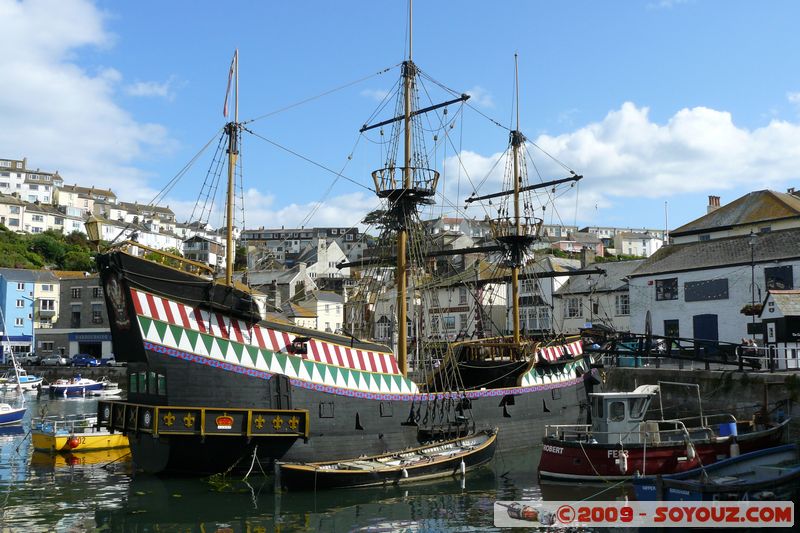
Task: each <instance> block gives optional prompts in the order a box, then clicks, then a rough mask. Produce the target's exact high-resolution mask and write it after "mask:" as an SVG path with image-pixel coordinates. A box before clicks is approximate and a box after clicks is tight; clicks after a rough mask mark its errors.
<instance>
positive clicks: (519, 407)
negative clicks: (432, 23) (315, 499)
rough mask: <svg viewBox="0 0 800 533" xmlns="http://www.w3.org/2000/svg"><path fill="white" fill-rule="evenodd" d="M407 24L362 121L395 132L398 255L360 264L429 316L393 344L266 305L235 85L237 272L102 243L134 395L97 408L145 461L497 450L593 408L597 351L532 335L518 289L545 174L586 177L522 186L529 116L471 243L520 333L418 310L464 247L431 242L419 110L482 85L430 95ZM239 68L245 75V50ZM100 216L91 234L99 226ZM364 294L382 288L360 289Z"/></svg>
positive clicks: (400, 303)
mask: <svg viewBox="0 0 800 533" xmlns="http://www.w3.org/2000/svg"><path fill="white" fill-rule="evenodd" d="M410 15H411V10H410V9H409V19H410ZM409 22H410V20H409ZM409 27H410V23H409ZM410 35H411V32H410V31H409V41H408V57H407V59H406V60H405V61H403V63H402V65H401V68H402V77H401V80H400V82H399V83H398V85H397V90H396V94H397V104H396V107H395V108H394V109H395V111H394V113H393V116H391V117H390V118H387V119H386V120H383V121H379V122H377V123H375V124H373V125H367V126H364V127H363V128H362V133H363V132H366V131H370V130H373V129H377V128H380V135H381V137H383V128H391V134H390V135H389V136H388V139H389V140H388V141H387V143H386V144H387V146H388V147H390V148H392V150H386V156H385V157H386V158H385V160H384V164H383V168H381V169H380V170H377V171H375V172H373V173H372V180H373V184H374V190H375V192H376V194H377V196H378V197H379V198H380V199H381V200H382V202H383V206H384V209H383V210H382V212H383V213H384V214H385V217H384V218H383V220H382V223H381V226H382V227H383V228H384V231H383V234H382V236H381V238H380V239H379V242H380V243H382V244H383V245H382V246H379V247H378V248H379V249H381V250H384V251H387V252H388V253H387V254H386V255H389V257H388V259H387V257H371V258H368V259H365V260H363V261H362V262H361V264H360V266H361V267H362V268H363V275H362V279H365V280H372V281H374V280H375V279H377V276H373V275H371V274H370V272H371V270H370V269H376V271H377V270H378V269H380V271H381V272H391V275H390V277H389V279H391V280H393V285H394V287H393V288H392V289H390V291H389V293H390V294H391V295H392V296H391V297H392V298H396V300H394V302H393V307H394V309H395V323H396V324H401V325H402V324H409V325H415V324H417V327H411V326H410V327H408V328H406V327H399V328H396V330H397V331H396V337H397V341H396V343H393V344H394V345H395V346H396V347H395V348H394V349H390V348H389V347H387V346H386V345H385V344H380V343H377V342H371V341H368V340H363V339H361V338H359V337H360V336H359V337H357V336H356V335H355V334H352V332H351V334H349V335H338V334H334V333H325V332H322V331H318V330H315V329H309V328H305V327H299V326H297V325H294V324H293V323H291V322H290V321H289V320H287V319H285V318H282V317H281V316H280V315H279V314H275V313H269V312H265V311H264V310H263V309H260V308H259V305H258V301H257V298H256V295H255V294H254V292H253V291H252V290H250V288H249V287H248V286H247V284H246V283H242V282H239V281H236V280H234V277H233V254H232V253H231V251H232V250H233V248H234V239H233V226H234V224H233V219H234V208H233V203H234V202H233V201H234V196H235V194H234V192H235V186H236V184H235V181H236V180H235V178H236V176H237V175H238V173H239V169H240V166H239V165H238V157H239V150H240V144H241V137H242V132H247V131H249V130H248V125H247V124H246V123H242V122H239V118H238V101H237V102H236V111H235V115H234V116H235V118H234V120H233V121H231V122H229V123H227V124H226V125H225V127H224V137H222V139H223V141H222V142H223V143H224V144H223V145H222V146H223V148H222V151H223V152H227V153H226V154H225V155H224V156H221V157H222V159H227V196H226V232H227V234H226V236H227V247H226V250H227V251H228V253H227V258H226V268H225V272H224V276H220V277H217V276H216V272H215V271H214V270H213V269H211V268H209V267H208V266H206V265H203V264H200V263H196V262H193V261H190V260H187V259H184V258H182V257H180V256H178V255H173V254H169V253H166V252H161V251H156V250H151V249H148V248H146V247H145V246H143V245H141V244H138V243H136V242H133V241H127V242H122V243H116V244H112V245H111V246H108V247H106V249H104V250H103V251H102V252H100V253H98V255H97V265H98V269H99V273H100V277H101V280H102V283H103V287H104V294H105V299H106V304H107V308H108V313H109V322H110V327H111V334H112V337H113V344H114V353H115V355H116V357H117V360H118V361H126V362H127V384H128V395H127V399H126V400H124V401H117V400H113V401H106V400H102V401H100V402H99V404H98V423H99V425H100V426H104V427H107V428H109V429H112V430H114V431H120V432H123V433H125V434H126V435H127V436H128V437H129V441H130V446H131V451H132V455H133V460H134V462H135V464H136V465H137V467H138V468H140V469H142V470H144V471H147V472H151V473H159V472H176V473H178V472H180V473H195V474H205V473H215V472H221V471H228V470H230V469H231V468H233V467H235V466H236V465H239V466H241V467H246V466H248V465H249V464H251V458H252V457H254V456H255V457H257V458H258V459H259V460H260V461H261V462H262V464H267V463H269V462H271V461H274V460H281V461H295V462H305V461H330V460H337V459H343V458H348V457H356V456H360V455H363V454H380V453H385V452H387V451H394V450H402V449H405V448H409V447H414V446H419V444H420V443H421V442H430V441H432V440H437V439H439V438H447V437H450V438H452V437H454V436H460V435H466V434H470V433H474V432H478V431H482V430H495V429H496V430H497V447H498V450H500V451H505V450H511V449H515V448H521V447H530V446H535V445H538V443H540V442H541V441H542V437H543V435H544V427H545V424H574V423H581V422H584V421H585V420H586V415H587V412H586V410H587V388H591V386H592V383H593V382H594V381H593V379H592V377H591V376H592V372H591V364H590V363H591V361H590V360H589V359H588V358H587V357H586V356H584V354H583V352H582V348H581V343H580V341H579V339H577V338H572V339H570V338H564V337H563V336H562V337H555V336H552V338H547V339H545V338H531V337H530V336H527V335H525V334H524V332H523V331H522V330H521V327H520V297H519V284H520V278H525V277H527V276H528V275H527V274H523V267H524V266H525V263H526V262H527V261H530V259H531V257H532V251H531V250H532V247H533V245H534V243H535V242H536V240H537V235H538V231H539V229H540V227H541V219H539V218H535V217H534V216H533V214H532V210H533V207H532V206H533V205H534V204H533V198H532V196H534V195H536V194H537V192H536V191H537V190H539V189H546V191H547V195H548V197H549V195H551V194H552V192H554V190H555V188H556V187H559V186H560V185H561V184H564V185H565V186H571V185H574V183H575V182H576V181H577V180H578V179H580V176H577V175H575V174H574V173H572V175H571V176H569V177H566V178H563V179H558V180H554V181H550V182H544V183H541V182H540V183H538V184H535V185H529V184H527V183H526V177H525V172H524V169H525V167H526V164H525V159H524V157H525V156H524V153H525V149H526V144H527V143H526V139H525V137H524V136H523V134H522V133H521V132H520V131H519V119H518V118H517V121H516V122H517V126H516V128H515V129H513V130H511V131H510V135H509V138H510V147H509V151H508V152H507V157H506V159H507V161H508V164H507V165H506V167H507V168H506V178H505V184H506V185H507V186H508V187H507V190H503V191H499V192H496V193H493V194H489V195H485V196H478V195H477V193H473V195H472V196H471V197H470V198H469V199H467V202H468V203H469V204H471V205H472V204H474V205H482V203H483V202H484V201H488V205H491V202H492V199H494V201H495V204H494V205H493V206H492V207H491V209H493V210H494V209H497V213H498V216H496V217H494V218H491V217H490V220H489V223H490V227H491V230H492V236H493V237H494V239H495V242H494V244H493V245H491V246H485V247H484V248H483V249H481V248H472V249H469V250H467V251H464V252H462V253H472V254H476V253H483V254H484V255H486V254H491V256H492V257H494V258H496V260H497V261H496V266H495V267H493V268H496V269H497V274H496V276H497V279H498V280H499V281H502V282H504V283H505V282H508V283H510V284H511V287H512V302H511V308H512V317H513V319H512V321H511V322H512V325H513V332H512V333H511V334H508V335H507V334H505V331H501V332H500V333H499V334H497V335H494V336H490V335H483V336H482V337H479V338H474V339H469V340H462V341H460V342H443V341H442V339H441V336H439V335H438V334H437V332H436V331H435V329H436V326H435V325H431V324H430V323H428V324H425V325H419V324H420V322H422V321H420V320H417V318H416V313H417V310H418V308H419V307H421V306H424V305H426V304H427V305H433V304H435V302H420V300H421V299H424V298H423V297H421V296H419V295H420V294H421V292H422V288H424V287H425V285H426V284H430V283H431V282H432V281H435V279H436V277H435V276H432V275H431V274H430V273H429V272H427V267H428V266H429V265H430V264H431V260H432V259H434V260H435V259H436V257H440V256H448V255H449V256H452V255H454V254H453V252H452V251H448V252H444V253H443V252H437V251H436V250H431V249H429V245H428V244H427V241H429V240H430V239H426V238H424V235H421V232H420V230H419V228H420V215H419V210H420V206H423V205H430V204H433V203H434V198H435V195H436V194H437V184H438V181H439V177H440V174H439V172H437V171H436V170H433V169H431V168H429V164H428V160H427V159H428V156H427V152H426V151H425V149H424V145H423V137H424V131H423V129H422V127H421V126H419V125H418V122H419V121H420V119H422V118H423V117H425V118H427V120H428V124H431V123H433V124H436V123H438V124H439V125H440V126H439V127H440V129H441V130H445V129H446V128H447V127H448V126H449V124H450V120H449V119H448V117H447V110H448V107H450V108H453V107H456V106H463V105H464V104H465V102H466V100H467V99H468V98H469V97H468V96H466V95H463V94H459V93H457V92H454V91H453V92H451V94H452V95H453V96H454V98H453V99H451V100H449V101H447V102H443V103H439V104H432V105H429V106H425V107H422V106H421V105H420V103H419V102H420V98H419V95H418V93H417V89H418V84H419V77H420V75H421V71H420V70H419V68H418V67H417V66H416V65H415V64H414V62H413V61H412V54H411V50H412V47H411V44H412V41H411V37H410ZM232 75H233V76H235V77H236V84H237V85H238V54H237V55H235V56H234V64H233V65H232ZM517 92H518V91H517ZM234 98H236V99H237V100H238V94H236V92H234ZM517 107H518V104H517ZM518 116H519V113H518V112H517V117H518ZM439 142H441V141H439ZM398 157H400V159H399V161H398ZM498 206H499V208H498ZM92 223H93V221H91V220H90V221H89V222H88V223H87V230H88V232H89V235H90V238H91V237H93V235H97V233H98V232H97V230H96V229H95V228H92V227H91V226H92ZM420 237H422V238H420ZM389 243H391V244H389ZM437 253H438V255H437ZM487 257H488V256H487ZM384 289H385V288H384ZM384 293H386V291H385V290H384ZM351 301H353V302H356V303H357V302H359V301H361V302H368V301H369V299H368V297H367V296H366V292H365V291H361V290H360V289H359V290H356V291H354V292H353V295H352V297H351ZM366 307H367V306H366V304H365V306H362V307H361V308H360V309H361V311H359V309H358V308H357V306H355V310H354V311H349V312H351V313H355V315H354V316H351V317H350V318H351V322H355V323H358V322H359V321H360V320H366V318H365V317H364V316H361V315H358V313H359V312H363V311H364V309H366ZM409 309H411V314H412V315H414V316H412V317H411V318H409ZM409 332H410V333H411V335H412V337H414V338H413V341H412V340H411V339H409V338H408V336H409ZM409 346H411V350H409ZM409 352H411V355H412V360H413V362H414V363H415V364H414V369H413V371H412V372H409Z"/></svg>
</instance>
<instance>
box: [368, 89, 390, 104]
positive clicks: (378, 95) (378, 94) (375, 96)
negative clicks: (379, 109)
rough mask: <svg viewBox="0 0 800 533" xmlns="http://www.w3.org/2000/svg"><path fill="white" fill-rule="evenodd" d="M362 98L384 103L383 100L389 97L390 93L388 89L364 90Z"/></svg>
mask: <svg viewBox="0 0 800 533" xmlns="http://www.w3.org/2000/svg"><path fill="white" fill-rule="evenodd" d="M361 96H366V97H367V98H371V99H372V100H375V101H376V102H383V100H384V99H385V98H386V97H387V96H389V91H387V90H386V89H364V90H363V91H361Z"/></svg>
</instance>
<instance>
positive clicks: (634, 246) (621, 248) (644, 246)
mask: <svg viewBox="0 0 800 533" xmlns="http://www.w3.org/2000/svg"><path fill="white" fill-rule="evenodd" d="M663 245H664V240H663V239H662V238H659V237H657V236H656V235H654V234H652V233H649V232H647V231H645V232H644V233H634V232H619V233H617V234H616V235H614V250H615V251H616V254H617V255H632V256H636V257H650V256H651V255H653V254H654V253H656V251H657V250H658V249H659V248H661V247H662V246H663Z"/></svg>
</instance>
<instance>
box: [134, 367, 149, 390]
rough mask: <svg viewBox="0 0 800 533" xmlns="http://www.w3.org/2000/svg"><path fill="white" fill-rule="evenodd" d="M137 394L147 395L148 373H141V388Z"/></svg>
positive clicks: (139, 387)
mask: <svg viewBox="0 0 800 533" xmlns="http://www.w3.org/2000/svg"><path fill="white" fill-rule="evenodd" d="M136 392H141V393H143V394H144V393H147V372H139V386H138V387H137V389H136Z"/></svg>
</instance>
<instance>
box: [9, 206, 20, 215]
mask: <svg viewBox="0 0 800 533" xmlns="http://www.w3.org/2000/svg"><path fill="white" fill-rule="evenodd" d="M8 212H9V213H11V214H12V215H18V214H19V206H17V205H12V206H10V207H9V208H8Z"/></svg>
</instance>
